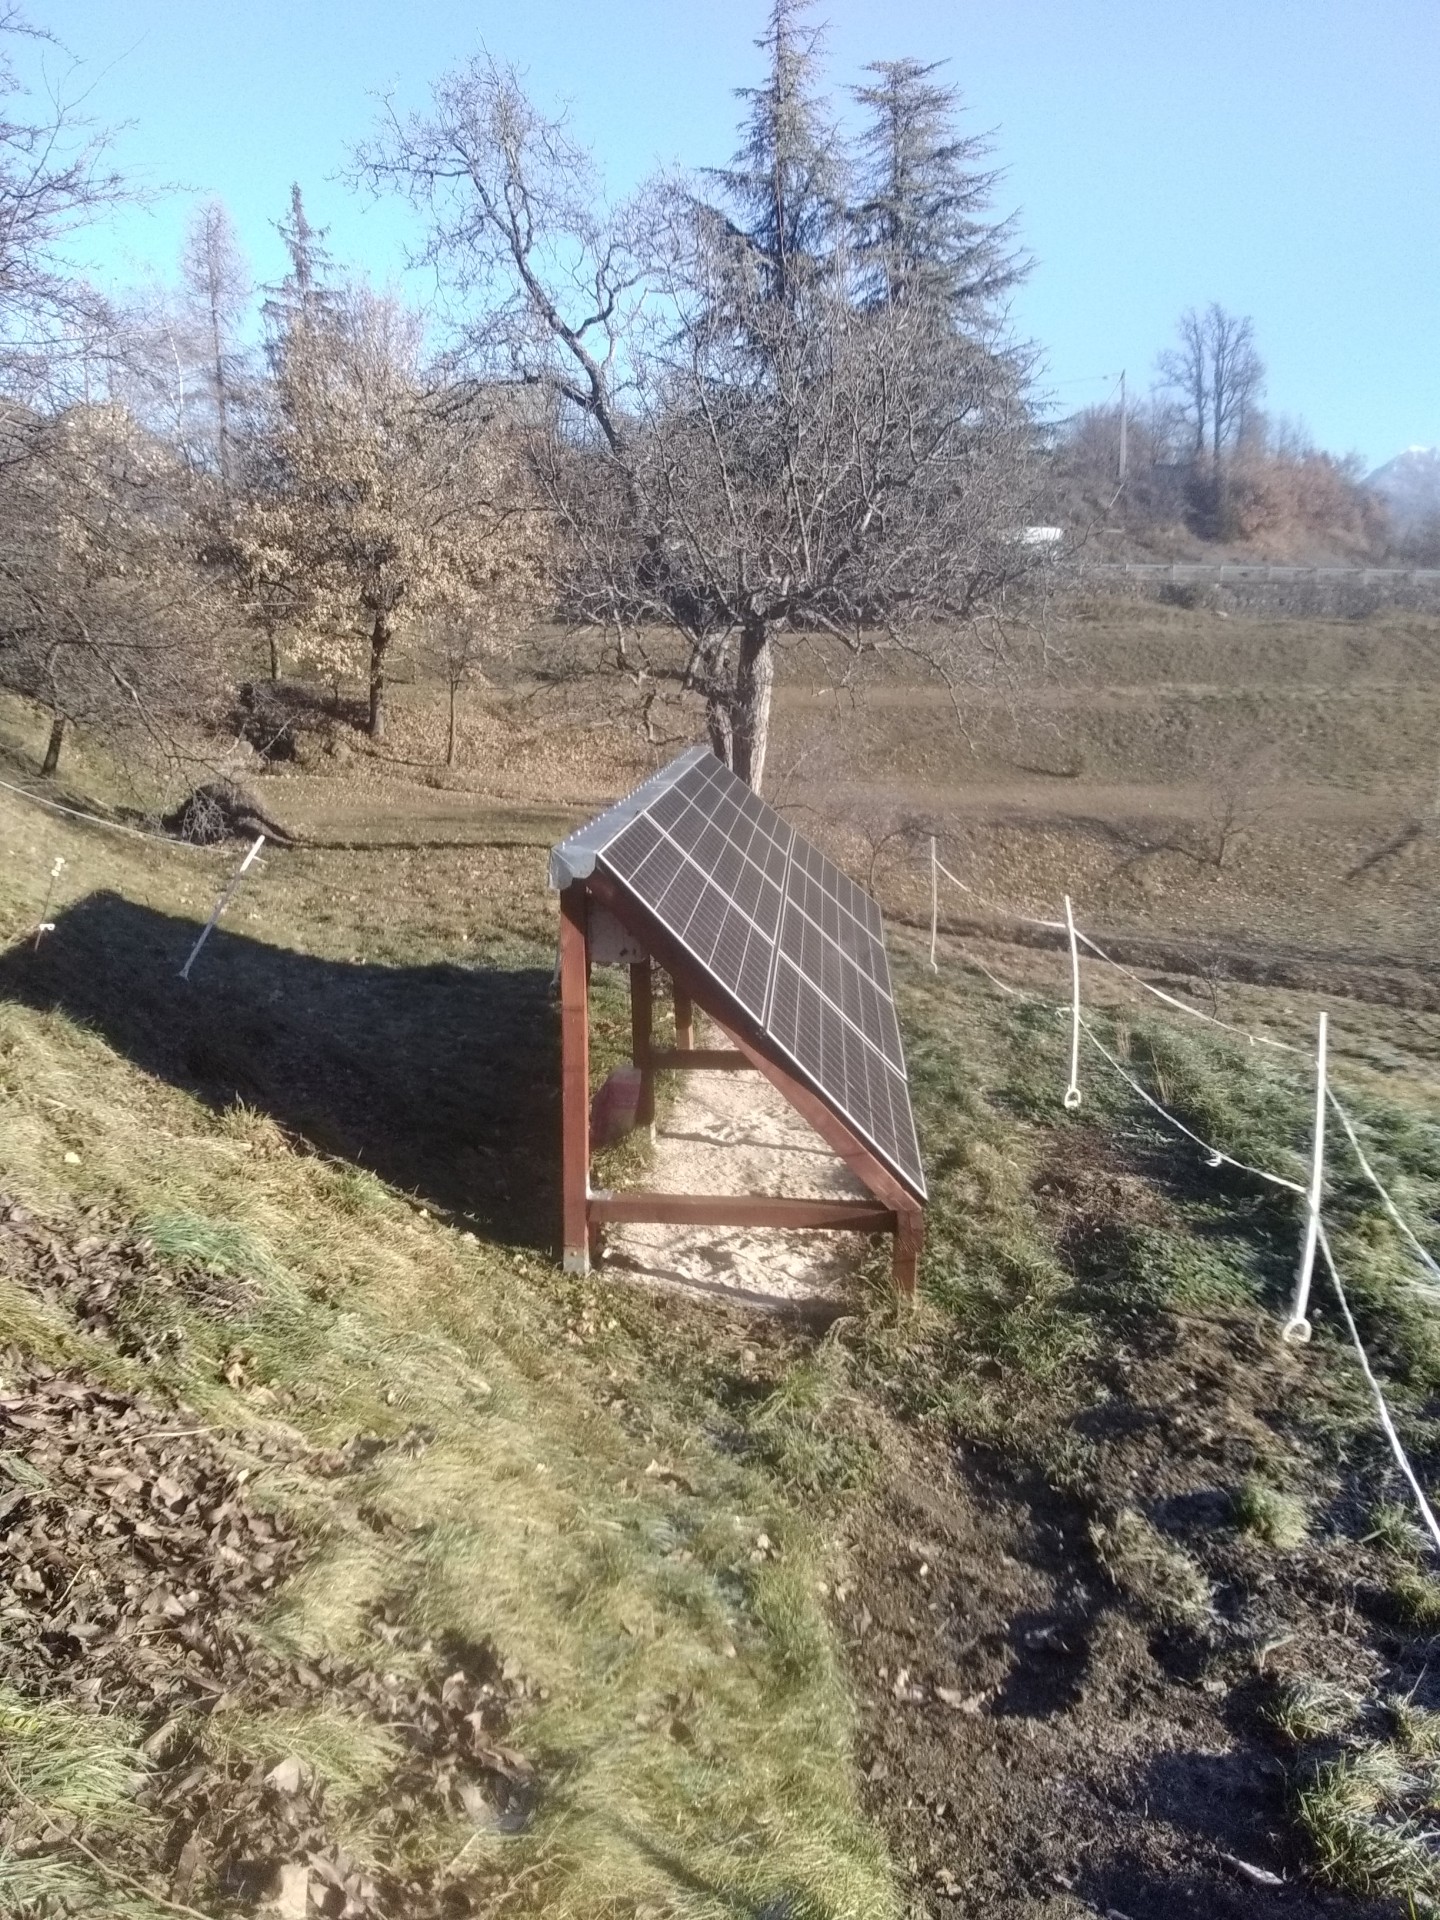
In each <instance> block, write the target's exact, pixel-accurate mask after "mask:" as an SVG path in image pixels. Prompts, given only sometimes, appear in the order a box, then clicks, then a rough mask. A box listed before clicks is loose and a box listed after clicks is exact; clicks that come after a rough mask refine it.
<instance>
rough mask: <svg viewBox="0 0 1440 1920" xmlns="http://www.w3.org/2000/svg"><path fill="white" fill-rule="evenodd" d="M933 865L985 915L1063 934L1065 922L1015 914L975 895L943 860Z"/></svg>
mask: <svg viewBox="0 0 1440 1920" xmlns="http://www.w3.org/2000/svg"><path fill="white" fill-rule="evenodd" d="M935 865H936V867H937V868H938V869H939V871H940V872H941V873H943V874H944V876H945V878H946V879H947V880H948V881H949V882H950V884H951V886H954V887H959V889H960V891H961V892H962V893H968V894H969V896H970V898H971V899H972V900H975V901H978V903H979V904H980V905H981V906H982V907H984V908H985V910H986V912H987V913H994V914H998V915H999V916H1000V918H1001V919H1002V920H1018V921H1019V922H1020V924H1021V926H1023V927H1045V928H1047V929H1048V931H1049V932H1051V933H1064V931H1065V922H1064V921H1063V920H1036V919H1035V918H1034V917H1033V916H1032V915H1031V914H1028V913H1017V912H1016V911H1015V909H1014V907H1002V906H1000V905H999V904H998V903H997V902H996V901H994V900H988V899H986V897H985V895H984V894H983V893H977V892H976V891H975V889H974V887H972V886H969V885H967V884H966V882H965V881H963V880H961V879H959V878H958V877H957V876H956V875H955V874H953V873H951V871H950V869H949V868H948V867H947V866H946V864H945V862H944V861H943V860H937V861H936V862H935Z"/></svg>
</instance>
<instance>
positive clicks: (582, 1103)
mask: <svg viewBox="0 0 1440 1920" xmlns="http://www.w3.org/2000/svg"><path fill="white" fill-rule="evenodd" d="M588 905H589V903H588V901H587V900H586V897H585V889H584V887H566V889H565V891H564V892H563V893H562V894H561V895H560V1107H561V1114H560V1187H561V1212H562V1216H563V1221H562V1228H561V1243H562V1253H563V1257H564V1264H565V1271H566V1272H567V1273H588V1272H589V1270H590V1219H589V1212H588V1208H589V1201H590V955H589V941H588V938H587V926H586V922H587V919H588V911H587V909H588Z"/></svg>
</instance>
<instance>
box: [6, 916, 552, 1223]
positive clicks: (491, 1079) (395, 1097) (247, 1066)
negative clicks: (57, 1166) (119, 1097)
mask: <svg viewBox="0 0 1440 1920" xmlns="http://www.w3.org/2000/svg"><path fill="white" fill-rule="evenodd" d="M194 939H195V926H194V924H193V922H191V921H188V920H180V919H176V918H173V917H171V916H170V915H168V914H163V913H157V912H155V911H153V910H152V909H150V908H148V907H141V906H137V905H135V904H134V903H133V902H131V901H128V900H124V899H121V898H120V897H119V896H118V895H115V894H110V893H95V894H91V895H90V896H89V898H88V899H85V900H82V901H80V902H79V903H78V904H77V905H75V906H74V907H72V908H70V909H69V910H68V911H67V912H66V913H65V914H63V915H62V916H61V918H60V920H59V924H58V925H57V926H56V928H55V931H54V932H53V933H50V934H47V935H46V937H45V939H44V941H43V942H42V944H41V946H40V949H39V951H38V952H33V951H32V950H31V946H30V943H29V942H28V941H27V942H25V943H24V944H23V945H20V946H17V947H14V948H12V949H11V950H10V951H9V952H7V953H4V954H0V997H3V998H6V999H10V1000H18V1001H22V1002H24V1003H25V1004H27V1005H29V1006H32V1007H39V1008H52V1007H53V1008H59V1009H61V1010H62V1011H64V1012H65V1013H67V1014H69V1015H71V1016H72V1017H73V1018H74V1019H77V1020H80V1021H83V1022H84V1023H85V1025H87V1026H89V1027H92V1028H94V1029H95V1030H96V1031H97V1032H99V1033H102V1034H103V1035H104V1036H105V1037H106V1039H107V1040H109V1041H110V1043H111V1044H112V1045H113V1046H114V1047H116V1048H117V1049H118V1050H119V1051H120V1052H121V1053H124V1054H125V1055H126V1056H127V1057H128V1058H129V1059H131V1060H133V1061H134V1062H135V1063H136V1065H137V1066H140V1067H143V1068H144V1069H145V1070H146V1072H148V1073H153V1074H156V1075H158V1076H160V1077H161V1078H163V1079H165V1080H169V1081H171V1082H172V1083H174V1084H175V1085H176V1086H182V1087H185V1088H187V1089H189V1090H190V1091H192V1092H194V1093H196V1094H198V1095H199V1096H200V1097H201V1098H202V1099H204V1100H206V1101H208V1102H210V1103H211V1104H212V1105H215V1106H224V1105H228V1104H230V1103H232V1102H234V1101H237V1100H242V1101H244V1102H245V1103H246V1104H247V1105H249V1106H253V1107H256V1108H258V1109H260V1110H261V1111H262V1112H265V1113H268V1114H271V1115H273V1117H274V1118H275V1119H276V1120H277V1121H278V1122H279V1123H280V1124H281V1125H282V1126H283V1127H284V1128H286V1129H287V1131H289V1132H290V1133H292V1134H295V1135H298V1136H300V1137H302V1138H303V1139H305V1140H308V1141H309V1142H311V1143H312V1144H313V1145H314V1146H315V1147H317V1148H318V1149H319V1150H320V1151H322V1152H324V1153H328V1154H336V1155H340V1156H342V1157H344V1158H346V1159H349V1160H353V1161H355V1162H356V1163H357V1164H358V1165H360V1166H363V1167H367V1168H369V1169H370V1170H371V1171H372V1172H374V1173H377V1174H379V1175H380V1176H381V1177H382V1178H383V1179H385V1180H388V1181H391V1182H393V1183H394V1184H395V1185H396V1186H399V1187H402V1188H405V1189H406V1190H408V1191H410V1192H413V1193H415V1194H417V1195H419V1196H420V1197H421V1198H422V1199H424V1200H427V1201H432V1202H434V1203H436V1204H437V1205H438V1206H440V1207H442V1208H445V1209H448V1210H451V1211H453V1212H454V1213H456V1214H459V1215H462V1216H464V1217H465V1218H467V1219H469V1220H471V1221H473V1223H474V1225H475V1226H476V1228H477V1229H479V1230H481V1231H483V1232H484V1233H485V1234H487V1235H488V1236H490V1237H492V1238H496V1239H501V1240H506V1241H511V1242H521V1243H524V1244H528V1245H531V1246H536V1247H544V1248H548V1247H549V1246H550V1245H551V1243H552V1242H553V1239H554V1232H555V1223H556V1220H557V1217H558V1179H557V1173H556V1164H557V1158H558V1152H557V1150H558V1142H559V1107H558V1098H559V1096H558V1088H559V1072H558V1059H557V1053H558V1029H557V1023H556V1021H555V1019H554V1016H553V1012H552V1009H551V1005H550V994H549V975H548V973H547V972H546V971H545V970H544V969H541V968H525V969H522V970H520V971H515V972H504V971H500V970H498V969H487V968H479V967H475V968H471V967H457V966H447V965H436V966H419V967H387V966H370V965H360V964H358V963H356V964H351V963H346V962H343V961H336V960H320V959H312V958H310V957H308V956H307V955H305V954H300V953H294V952H291V951H289V950H288V949H286V948H283V947H272V946H267V945H265V944H263V943H262V942H261V941H258V940H250V939H246V938H245V937H244V936H243V935H238V934H233V933H227V932H225V931H224V930H223V929H218V930H217V931H216V932H214V933H213V934H211V936H210V940H209V943H208V945H207V946H206V948H205V951H204V953H203V955H202V956H201V958H200V960H199V961H198V962H197V963H196V967H195V971H194V975H193V977H192V980H191V982H190V984H188V985H187V984H186V983H185V982H183V981H181V980H180V979H179V977H178V976H179V970H180V968H181V966H182V965H183V963H184V960H185V956H186V954H187V953H188V952H189V950H190V947H191V946H192V944H193V943H194Z"/></svg>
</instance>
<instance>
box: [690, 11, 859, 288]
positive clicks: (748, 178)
mask: <svg viewBox="0 0 1440 1920" xmlns="http://www.w3.org/2000/svg"><path fill="white" fill-rule="evenodd" d="M812 4H813V0H773V4H772V6H771V9H770V18H769V22H768V24H767V26H766V29H765V32H764V33H763V34H761V36H760V38H759V39H758V40H757V41H756V42H755V44H756V46H757V47H758V48H759V49H760V51H761V52H762V53H763V54H764V55H765V58H766V62H767V66H768V72H767V74H766V77H765V80H764V82H763V84H762V85H760V86H758V87H740V88H738V89H737V95H738V98H739V99H741V100H743V101H744V102H745V103H746V109H747V110H746V114H745V118H744V120H743V122H742V125H741V144H740V147H739V150H738V151H737V153H736V154H735V157H734V159H733V160H732V161H731V163H730V165H729V166H728V167H712V168H708V169H707V170H706V174H705V177H706V178H707V179H709V180H712V181H714V182H715V184H716V185H718V186H719V187H720V188H721V190H722V194H723V198H724V200H725V202H726V203H727V206H726V209H725V213H726V217H727V224H728V225H729V228H730V230H731V232H732V234H733V235H734V236H736V237H737V238H739V239H741V240H742V241H743V242H744V244H745V247H746V249H747V251H748V252H749V253H750V254H751V255H752V257H753V258H754V259H755V260H757V261H758V262H759V263H760V266H761V272H762V286H763V289H764V292H765V294H766V295H767V296H768V297H769V298H771V299H774V300H778V301H781V302H784V303H787V304H788V303H792V302H793V301H794V300H795V298H797V297H798V295H799V293H800V292H801V291H802V290H803V287H804V285H805V284H806V283H807V282H808V281H810V280H811V279H813V277H814V276H815V275H816V274H817V273H819V272H822V271H823V270H824V268H825V265H826V263H827V260H828V259H829V256H830V255H831V253H832V251H833V249H834V247H835V245H836V242H837V240H838V239H839V238H840V237H841V235H842V232H843V225H844V201H845V181H844V168H843V164H842V160H841V155H842V151H843V149H842V146H841V142H840V136H839V134H838V132H837V130H836V128H835V124H834V120H833V116H832V115H831V113H830V110H829V105H828V102H827V101H826V98H825V95H824V93H823V91H822V86H821V72H820V56H821V50H822V41H823V37H824V36H823V29H821V28H819V27H816V26H812V25H810V24H809V22H808V21H807V18H806V16H807V15H808V14H809V12H810V10H811V6H812Z"/></svg>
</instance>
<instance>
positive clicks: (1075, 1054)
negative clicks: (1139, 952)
mask: <svg viewBox="0 0 1440 1920" xmlns="http://www.w3.org/2000/svg"><path fill="white" fill-rule="evenodd" d="M1065 931H1066V932H1067V933H1068V934H1069V936H1070V1084H1069V1086H1068V1087H1066V1089H1065V1105H1066V1108H1067V1110H1068V1111H1069V1112H1071V1113H1073V1112H1074V1111H1075V1109H1076V1107H1078V1106H1079V1104H1080V948H1079V946H1078V945H1077V944H1076V940H1075V915H1074V914H1073V913H1072V912H1071V910H1070V896H1069V894H1068V893H1067V894H1066V896H1065Z"/></svg>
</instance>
